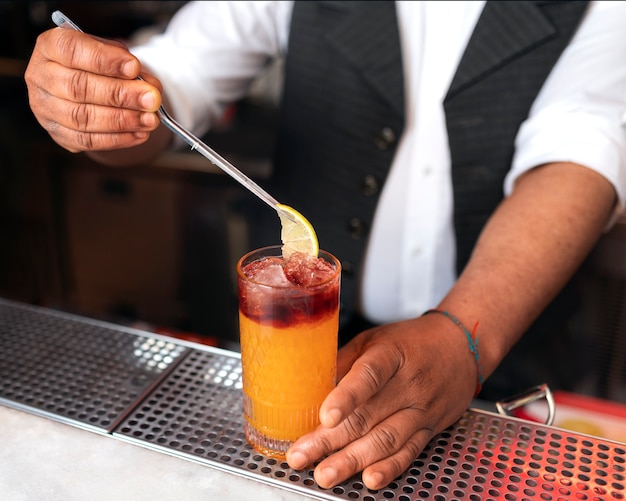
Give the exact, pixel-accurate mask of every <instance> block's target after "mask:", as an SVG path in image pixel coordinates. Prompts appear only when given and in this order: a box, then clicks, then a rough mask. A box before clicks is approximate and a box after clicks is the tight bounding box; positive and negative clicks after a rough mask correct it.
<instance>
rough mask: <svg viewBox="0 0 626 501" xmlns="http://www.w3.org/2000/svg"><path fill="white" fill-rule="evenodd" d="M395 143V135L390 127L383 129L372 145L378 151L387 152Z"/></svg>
mask: <svg viewBox="0 0 626 501" xmlns="http://www.w3.org/2000/svg"><path fill="white" fill-rule="evenodd" d="M395 142H396V133H395V132H394V131H393V129H392V128H390V127H383V128H382V129H381V130H380V132H379V133H378V134H376V137H375V138H374V144H375V145H376V147H377V148H378V149H379V150H383V151H384V150H387V149H389V148H390V147H391V146H393V145H394V144H395Z"/></svg>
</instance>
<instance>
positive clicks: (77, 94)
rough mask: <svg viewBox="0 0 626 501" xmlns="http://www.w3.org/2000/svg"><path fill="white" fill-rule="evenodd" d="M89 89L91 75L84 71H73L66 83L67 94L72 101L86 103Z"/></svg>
mask: <svg viewBox="0 0 626 501" xmlns="http://www.w3.org/2000/svg"><path fill="white" fill-rule="evenodd" d="M88 88H89V75H88V74H87V73H86V72H84V71H72V72H71V73H70V76H69V78H68V79H67V81H66V83H65V92H66V93H67V96H68V97H69V98H70V99H71V100H72V101H77V102H84V101H86V99H87V90H88Z"/></svg>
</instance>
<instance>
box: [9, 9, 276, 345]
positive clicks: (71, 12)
mask: <svg viewBox="0 0 626 501" xmlns="http://www.w3.org/2000/svg"><path fill="white" fill-rule="evenodd" d="M184 3H185V2H176V1H154V2H151V1H134V2H133V1H131V2H108V1H107V2H89V3H85V2H24V1H11V2H3V1H0V37H1V43H0V89H1V93H0V228H1V230H2V231H1V233H0V296H2V297H5V298H8V299H14V300H17V301H23V302H26V303H31V304H36V305H43V306H49V307H54V308H58V309H62V310H65V311H70V312H75V313H79V314H85V315H89V316H92V317H97V318H102V319H106V320H112V321H116V322H119V323H124V324H129V325H136V326H140V327H143V328H149V329H152V330H155V331H160V332H166V333H168V334H172V335H182V336H185V337H187V338H191V339H194V340H197V341H201V342H205V343H208V344H218V345H220V346H226V347H235V348H236V345H237V337H238V336H237V317H236V315H237V309H236V305H237V303H236V289H235V284H234V267H235V262H236V259H237V258H238V257H239V256H241V255H242V254H243V253H244V252H246V251H247V250H248V247H247V245H246V226H245V218H244V217H243V216H241V215H240V214H239V211H238V208H239V206H240V205H241V203H242V202H244V201H245V198H246V197H248V196H249V195H248V193H247V192H246V190H244V189H242V188H241V186H240V185H239V184H238V183H236V182H235V181H234V180H232V179H231V178H230V177H228V176H226V175H225V174H223V173H222V172H221V171H220V170H219V169H217V168H216V167H214V166H213V165H212V164H211V163H210V162H209V161H208V160H206V159H204V157H202V156H201V155H199V154H197V153H195V152H191V151H189V150H187V151H182V152H180V153H170V154H167V155H164V156H163V157H161V158H159V159H158V161H157V162H156V163H155V164H152V165H145V166H138V167H134V168H128V169H112V168H108V167H103V166H100V165H98V164H96V163H95V162H92V161H90V160H89V159H88V158H87V157H86V156H85V155H82V154H78V155H73V154H71V153H68V152H66V151H64V150H63V149H62V148H60V147H59V146H57V145H56V144H55V143H54V142H53V141H52V140H51V139H50V138H49V136H48V135H47V133H45V131H44V130H43V129H42V128H41V127H40V126H39V124H38V123H37V122H36V120H35V118H34V116H33V115H32V113H31V111H30V109H29V107H28V97H27V93H26V86H25V84H24V79H23V73H24V70H25V67H26V63H27V60H28V58H29V56H30V52H31V50H32V47H33V45H34V42H35V40H36V37H37V35H38V34H39V33H40V32H42V31H44V30H46V29H48V28H50V27H52V26H53V24H52V22H51V20H50V15H51V13H52V12H53V11H54V10H56V9H60V10H62V11H63V12H65V13H66V14H67V15H68V16H69V17H70V18H72V19H73V20H75V21H76V23H77V24H78V25H79V26H81V28H82V29H83V30H85V31H87V32H89V33H93V34H98V35H102V36H106V37H109V38H116V39H119V40H121V41H123V42H125V43H127V44H129V45H132V44H134V43H138V42H139V41H141V40H142V39H144V38H145V37H149V36H150V35H151V34H153V33H155V32H159V31H161V30H162V29H163V27H164V25H165V23H166V22H167V20H168V19H169V18H170V17H171V15H172V14H173V13H174V12H175V11H176V10H177V9H178V8H180V6H181V5H183V4H184ZM277 66H278V64H277ZM275 74H277V70H274V69H271V70H269V71H268V75H267V76H263V77H262V78H260V79H259V81H258V82H255V84H254V86H253V88H252V89H251V91H250V96H249V97H247V98H246V99H244V100H242V101H241V102H239V103H236V104H235V105H233V106H232V107H231V108H230V109H229V110H228V112H227V113H226V115H225V117H224V119H223V123H221V124H220V126H219V127H217V128H216V130H214V131H212V132H211V133H210V134H209V135H208V136H207V137H206V138H205V139H206V141H207V142H208V144H210V145H212V146H213V147H214V148H215V149H216V151H218V152H220V153H221V154H222V155H224V156H225V157H226V158H227V159H229V160H230V161H231V162H232V163H233V164H235V165H237V166H238V167H239V168H241V169H243V170H245V171H246V172H247V173H248V174H250V175H252V177H254V178H256V179H257V180H258V181H259V183H262V180H263V178H264V177H267V175H268V174H269V172H270V168H271V166H270V160H269V159H270V156H271V152H272V148H273V141H274V138H273V132H272V131H273V127H272V124H273V122H274V120H275V111H276V99H277V93H278V92H279V85H278V84H277V83H276V78H275V77H274V75H275ZM268 210H269V209H268ZM279 229H280V226H279V224H278V220H277V232H278V231H279Z"/></svg>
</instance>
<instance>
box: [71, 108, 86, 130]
mask: <svg viewBox="0 0 626 501" xmlns="http://www.w3.org/2000/svg"><path fill="white" fill-rule="evenodd" d="M90 118H91V114H90V112H89V107H88V106H87V105H86V104H77V105H76V106H72V108H71V110H70V121H71V122H72V124H73V127H74V128H75V129H76V130H77V131H86V130H87V126H88V124H89V120H90Z"/></svg>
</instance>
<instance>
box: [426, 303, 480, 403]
mask: <svg viewBox="0 0 626 501" xmlns="http://www.w3.org/2000/svg"><path fill="white" fill-rule="evenodd" d="M430 313H439V314H440V315H443V316H445V317H448V318H449V319H450V320H452V321H453V322H454V323H455V324H456V325H457V326H459V327H460V328H461V330H462V331H463V333H464V334H465V337H466V338H467V344H468V345H469V349H470V351H471V352H472V355H474V361H475V362H476V371H477V373H478V382H477V384H476V392H475V393H474V396H476V395H478V394H479V393H480V390H481V389H482V387H483V368H482V365H481V363H480V356H479V354H478V337H477V336H476V328H477V327H478V322H476V324H475V325H474V328H473V329H472V331H471V332H470V331H468V330H467V329H466V328H465V326H464V325H463V324H462V323H461V322H460V321H459V319H458V318H456V317H455V316H454V315H452V314H451V313H450V312H448V311H445V310H437V309H432V310H427V311H425V312H424V313H423V315H422V316H424V315H428V314H430Z"/></svg>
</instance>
